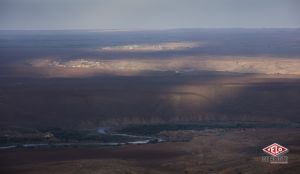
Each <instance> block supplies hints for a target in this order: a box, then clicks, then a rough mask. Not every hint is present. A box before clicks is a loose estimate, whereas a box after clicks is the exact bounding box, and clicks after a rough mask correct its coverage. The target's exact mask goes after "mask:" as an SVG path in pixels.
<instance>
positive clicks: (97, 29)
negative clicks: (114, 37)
mask: <svg viewBox="0 0 300 174" xmlns="http://www.w3.org/2000/svg"><path fill="white" fill-rule="evenodd" d="M198 29H199V30H201V29H205V30H206V29H212V30H218V29H300V27H187V28H184V27H182V28H180V27H179V28H103V29H101V28H95V29H93V28H91V29H89V28H86V29H80V28H66V29H46V28H41V29H1V28H0V31H164V30H198Z"/></svg>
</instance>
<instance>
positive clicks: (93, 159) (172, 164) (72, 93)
mask: <svg viewBox="0 0 300 174" xmlns="http://www.w3.org/2000/svg"><path fill="white" fill-rule="evenodd" d="M298 38H300V30H299V29H178V30H154V31H142V30H141V31H88V30H87V31H79V30H78V31H77V30H74V31H73V30H71V31H67V30H66V31H46V30H45V31H30V30H28V31H5V30H3V31H0V40H1V42H0V173H3V174H4V173H9V174H14V173H16V174H19V173H22V174H23V173H25V174H31V173H36V174H41V173H46V174H48V173H49V174H50V173H61V174H67V173H83V174H84V173H103V174H107V173H108V174H110V173H120V174H121V173H122V174H123V173H124V174H129V173H132V174H133V173H135V174H148V173H157V174H167V173H186V174H187V173H191V174H196V173H197V174H198V173H224V174H225V173H239V174H242V173H297V171H299V170H300V141H299V140H300V134H299V133H300V132H299V130H300V129H299V128H300V117H299V115H300V107H299V106H300V40H299V39H298ZM275 142H276V143H278V144H280V145H283V146H285V147H287V148H288V149H289V153H288V154H287V155H288V164H280V165H275V164H269V163H266V162H263V161H262V160H261V158H262V156H265V155H266V154H264V153H263V151H262V148H264V147H266V146H268V145H270V144H272V143H275Z"/></svg>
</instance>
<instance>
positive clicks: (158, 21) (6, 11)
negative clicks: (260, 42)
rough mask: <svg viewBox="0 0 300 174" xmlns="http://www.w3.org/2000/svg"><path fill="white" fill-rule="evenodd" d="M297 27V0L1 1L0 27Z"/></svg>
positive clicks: (299, 10) (299, 2)
mask: <svg viewBox="0 0 300 174" xmlns="http://www.w3.org/2000/svg"><path fill="white" fill-rule="evenodd" d="M201 27H209V28H218V27H300V0H0V29H164V28H201Z"/></svg>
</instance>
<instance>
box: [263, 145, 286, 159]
mask: <svg viewBox="0 0 300 174" xmlns="http://www.w3.org/2000/svg"><path fill="white" fill-rule="evenodd" d="M263 151H264V152H266V153H267V154H269V155H272V156H275V157H276V156H279V155H282V154H285V153H287V152H288V151H289V150H288V149H287V148H286V147H284V146H281V145H279V144H277V143H273V144H271V145H270V146H268V147H265V148H263Z"/></svg>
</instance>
